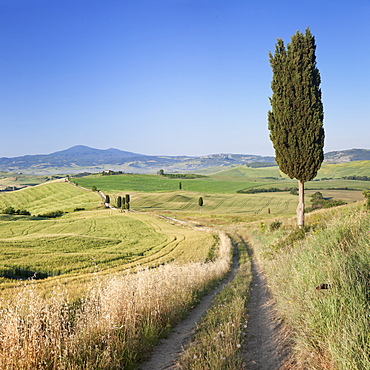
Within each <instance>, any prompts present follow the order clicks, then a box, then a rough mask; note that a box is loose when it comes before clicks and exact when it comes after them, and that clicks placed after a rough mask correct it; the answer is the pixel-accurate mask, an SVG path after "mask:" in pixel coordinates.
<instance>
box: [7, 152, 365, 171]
mask: <svg viewBox="0 0 370 370" xmlns="http://www.w3.org/2000/svg"><path fill="white" fill-rule="evenodd" d="M363 160H370V150H366V149H351V150H344V151H336V152H329V153H326V154H325V162H330V163H345V162H351V161H363ZM273 163H275V160H274V157H268V156H260V155H249V154H210V155H205V156H198V157H190V156H165V155H162V156H161V155H159V156H149V155H144V154H138V153H133V152H127V151H122V150H119V149H114V148H110V149H105V150H102V149H94V148H90V147H88V146H83V145H77V146H74V147H71V148H69V149H66V150H62V151H58V152H55V153H51V154H43V155H26V156H21V157H13V158H7V157H3V158H0V171H3V172H17V173H20V172H21V173H28V174H56V173H71V174H72V173H78V172H101V171H103V170H106V169H112V170H115V171H123V172H129V173H155V172H156V171H158V170H159V169H163V170H164V171H166V172H189V171H190V172H194V171H199V170H202V171H204V170H206V169H208V168H211V167H218V168H219V169H222V168H224V167H225V166H226V167H229V166H239V165H248V166H254V165H255V166H264V165H271V164H273Z"/></svg>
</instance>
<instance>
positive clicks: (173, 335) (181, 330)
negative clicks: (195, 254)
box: [139, 258, 238, 370]
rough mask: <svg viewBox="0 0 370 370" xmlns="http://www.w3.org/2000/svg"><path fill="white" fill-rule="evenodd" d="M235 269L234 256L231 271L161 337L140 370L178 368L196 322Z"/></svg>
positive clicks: (198, 321) (233, 274)
mask: <svg viewBox="0 0 370 370" xmlns="http://www.w3.org/2000/svg"><path fill="white" fill-rule="evenodd" d="M237 269H238V262H237V258H234V261H233V265H232V268H231V271H230V272H229V274H228V275H227V276H226V278H225V279H224V280H222V282H221V283H220V284H219V285H218V286H217V288H215V289H214V290H213V291H212V292H211V293H209V294H207V295H205V296H204V297H203V298H202V300H201V301H200V303H199V304H198V305H197V306H196V307H195V308H194V309H193V310H192V311H191V312H190V313H189V315H188V316H187V317H186V318H185V319H184V320H183V321H181V322H180V323H178V324H177V325H176V326H175V327H174V328H173V329H172V331H171V332H170V334H169V336H168V337H167V338H163V339H161V341H160V343H159V344H158V345H157V347H156V348H155V349H154V351H153V353H152V355H151V356H150V358H149V359H148V360H147V361H145V362H143V363H142V364H141V365H140V366H139V369H140V370H162V369H178V366H177V365H176V364H177V361H178V357H179V355H180V353H181V351H182V350H183V348H185V347H187V346H188V344H189V343H190V340H191V338H192V337H193V335H194V334H195V329H196V326H197V324H199V323H200V322H201V320H202V318H203V316H204V315H205V313H206V311H207V309H208V308H210V306H211V305H212V301H213V299H214V298H215V296H216V295H217V294H218V293H219V292H220V291H221V290H222V289H223V288H224V287H225V285H226V284H228V283H229V282H230V281H231V280H232V279H233V278H234V276H235V274H236V271H237Z"/></svg>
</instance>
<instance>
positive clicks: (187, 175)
mask: <svg viewBox="0 0 370 370" xmlns="http://www.w3.org/2000/svg"><path fill="white" fill-rule="evenodd" d="M157 175H158V176H164V177H168V178H170V179H199V178H202V177H208V176H205V175H198V174H195V173H165V172H164V171H163V170H159V171H158V172H157Z"/></svg>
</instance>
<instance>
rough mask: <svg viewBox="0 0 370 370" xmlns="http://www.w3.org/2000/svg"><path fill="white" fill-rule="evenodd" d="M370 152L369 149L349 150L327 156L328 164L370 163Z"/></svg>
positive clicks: (330, 153)
mask: <svg viewBox="0 0 370 370" xmlns="http://www.w3.org/2000/svg"><path fill="white" fill-rule="evenodd" d="M369 160H370V150H367V149H349V150H341V151H336V152H328V153H326V154H325V161H326V162H333V163H345V162H352V161H369Z"/></svg>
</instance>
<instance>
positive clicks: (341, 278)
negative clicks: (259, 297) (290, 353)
mask: <svg viewBox="0 0 370 370" xmlns="http://www.w3.org/2000/svg"><path fill="white" fill-rule="evenodd" d="M307 226H308V227H309V228H310V230H309V231H308V230H306V233H304V232H303V233H302V232H301V231H302V230H296V229H293V228H292V227H290V226H289V224H288V223H286V222H284V223H283V224H282V226H281V227H280V229H277V230H272V229H271V228H267V227H266V228H260V229H259V230H258V229H255V230H250V233H249V241H250V243H251V245H252V246H253V247H254V249H255V250H256V252H257V255H258V256H259V259H260V261H261V262H262V264H263V267H264V270H265V272H266V273H267V275H268V279H269V286H270V288H271V290H272V293H273V295H274V296H275V298H276V300H277V304H278V308H279V310H280V312H281V314H282V316H283V317H284V319H285V321H286V323H287V324H288V325H289V326H290V328H291V329H292V332H293V336H294V345H293V349H294V352H295V358H296V366H297V368H298V367H299V368H302V369H313V370H314V369H317V370H321V369H338V370H347V369H351V370H363V369H370V330H369V328H370V304H369V302H370V248H369V247H370V217H369V212H366V211H365V210H364V207H363V206H362V205H349V206H345V207H338V208H337V209H333V210H327V211H320V212H317V213H316V212H315V213H313V214H310V215H308V217H307ZM320 284H327V286H326V288H328V289H316V287H319V285H320Z"/></svg>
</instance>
